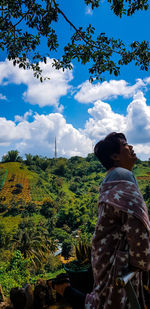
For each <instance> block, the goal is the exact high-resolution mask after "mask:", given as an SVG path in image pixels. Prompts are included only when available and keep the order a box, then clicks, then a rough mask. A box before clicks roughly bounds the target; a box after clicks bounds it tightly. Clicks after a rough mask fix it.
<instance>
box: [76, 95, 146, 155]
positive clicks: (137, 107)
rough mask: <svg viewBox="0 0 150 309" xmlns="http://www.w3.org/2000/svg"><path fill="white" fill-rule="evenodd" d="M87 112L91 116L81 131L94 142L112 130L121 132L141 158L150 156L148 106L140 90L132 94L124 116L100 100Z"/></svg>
mask: <svg viewBox="0 0 150 309" xmlns="http://www.w3.org/2000/svg"><path fill="white" fill-rule="evenodd" d="M88 112H89V114H90V116H92V117H90V118H89V119H88V120H87V121H86V124H85V128H84V129H83V130H82V133H83V134H85V135H86V136H88V137H89V138H90V139H91V140H92V141H93V143H94V144H95V143H96V142H97V141H98V140H100V139H103V138H104V137H105V136H106V135H107V134H109V133H111V132H113V131H115V132H123V133H124V134H125V135H126V137H127V139H128V142H129V143H131V144H133V145H134V148H135V150H136V152H137V155H138V156H139V157H140V158H141V159H143V160H144V159H146V158H147V159H148V158H149V157H150V106H148V105H147V104H146V99H145V97H144V95H143V93H142V92H138V93H137V94H136V95H134V98H133V100H132V102H131V103H130V104H129V105H128V108H127V115H126V116H123V115H120V114H117V113H115V112H113V111H112V109H111V107H110V105H109V104H108V103H104V102H102V101H100V100H98V101H96V102H95V103H94V106H93V107H92V108H90V109H88Z"/></svg>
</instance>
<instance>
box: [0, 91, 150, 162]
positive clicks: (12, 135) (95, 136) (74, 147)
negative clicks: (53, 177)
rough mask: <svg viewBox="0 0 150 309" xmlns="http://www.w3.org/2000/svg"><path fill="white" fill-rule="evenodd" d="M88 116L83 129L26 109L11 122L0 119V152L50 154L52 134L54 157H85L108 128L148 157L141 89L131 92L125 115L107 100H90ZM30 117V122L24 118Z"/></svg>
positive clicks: (148, 126)
mask: <svg viewBox="0 0 150 309" xmlns="http://www.w3.org/2000/svg"><path fill="white" fill-rule="evenodd" d="M88 113H89V119H88V120H87V121H86V123H85V126H84V128H83V129H80V128H79V129H76V128H74V127H73V125H72V124H70V123H67V122H66V119H65V118H64V116H63V115H62V114H60V113H51V114H48V115H43V114H42V115H39V114H38V113H36V114H33V113H32V111H31V110H30V111H28V112H26V113H25V114H24V115H23V116H18V115H17V116H16V117H15V121H10V120H7V119H6V118H0V145H1V151H2V153H1V154H4V150H5V148H7V151H8V150H10V149H18V150H19V151H20V154H21V155H24V154H25V153H31V154H38V155H42V156H48V157H54V151H55V149H54V148H55V147H54V146H55V145H54V144H55V137H56V139H57V148H58V156H63V157H71V156H75V155H78V156H86V155H87V154H88V153H91V152H92V145H94V144H95V143H96V142H97V141H98V140H100V139H102V138H104V137H105V136H106V135H107V134H109V133H110V132H112V131H116V132H123V133H124V134H125V135H126V136H127V139H128V142H129V143H131V144H133V145H134V148H135V151H136V153H137V155H138V157H139V158H140V159H143V160H144V159H148V158H149V157H150V106H148V105H147V102H146V99H145V97H144V95H143V93H142V92H138V93H137V94H136V95H134V97H133V99H132V100H131V103H130V104H129V105H128V108H127V113H126V116H124V115H120V114H118V113H115V112H114V111H113V110H112V108H111V107H110V105H109V104H108V103H105V102H103V101H102V100H97V101H96V102H94V104H93V107H92V108H89V109H88ZM28 117H32V121H31V119H30V122H29V121H28Z"/></svg>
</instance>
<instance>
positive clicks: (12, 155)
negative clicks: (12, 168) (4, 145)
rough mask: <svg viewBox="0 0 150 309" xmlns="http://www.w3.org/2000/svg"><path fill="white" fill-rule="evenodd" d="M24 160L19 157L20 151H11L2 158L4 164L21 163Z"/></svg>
mask: <svg viewBox="0 0 150 309" xmlns="http://www.w3.org/2000/svg"><path fill="white" fill-rule="evenodd" d="M21 161H22V158H21V157H20V156H19V152H18V150H10V151H8V153H7V154H6V155H4V156H3V157H2V162H21Z"/></svg>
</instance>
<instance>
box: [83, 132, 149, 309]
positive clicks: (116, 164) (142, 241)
mask: <svg viewBox="0 0 150 309" xmlns="http://www.w3.org/2000/svg"><path fill="white" fill-rule="evenodd" d="M94 152H95V155H96V156H97V157H98V159H99V160H100V162H101V163H102V164H103V166H104V167H106V169H107V175H106V177H105V179H104V181H103V183H102V185H101V188H100V195H99V215H98V221H97V225H96V229H95V233H94V236H93V240H92V267H93V274H94V289H93V291H92V293H91V294H89V295H87V296H86V301H85V303H86V307H87V308H91V309H94V308H96V309H98V308H105V309H106V308H108V309H124V308H130V304H129V300H128V299H127V296H126V293H125V290H124V288H122V289H118V287H117V286H116V284H115V280H116V278H117V276H122V275H123V274H125V272H127V271H129V270H130V269H131V270H132V269H138V270H139V271H138V272H137V274H136V276H135V278H134V279H133V282H132V283H133V286H134V288H135V291H136V294H137V297H138V298H139V300H140V303H141V307H142V308H144V306H145V303H144V299H143V298H142V297H141V296H142V294H143V286H142V284H141V279H142V272H141V271H148V270H150V222H149V218H148V212H147V208H146V206H145V203H144V201H143V197H142V195H141V193H140V191H139V189H138V186H137V182H136V179H135V177H134V175H133V173H132V169H133V166H134V164H135V162H136V160H137V158H136V154H135V153H134V151H133V147H132V146H131V145H128V143H127V140H126V137H125V136H124V134H122V133H115V132H113V133H111V134H109V135H108V136H106V138H105V139H104V140H102V141H100V142H98V143H97V144H96V146H95V149H94Z"/></svg>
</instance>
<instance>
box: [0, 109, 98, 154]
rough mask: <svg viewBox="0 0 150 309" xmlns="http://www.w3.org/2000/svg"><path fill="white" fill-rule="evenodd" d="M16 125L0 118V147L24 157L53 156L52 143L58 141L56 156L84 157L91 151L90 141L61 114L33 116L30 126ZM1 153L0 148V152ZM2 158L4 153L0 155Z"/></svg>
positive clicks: (24, 123)
mask: <svg viewBox="0 0 150 309" xmlns="http://www.w3.org/2000/svg"><path fill="white" fill-rule="evenodd" d="M19 120H20V122H19V123H18V124H16V123H15V122H13V121H8V120H7V119H6V118H0V145H1V146H8V148H7V149H18V150H19V151H20V153H21V155H24V154H25V153H31V154H39V155H42V156H48V157H53V156H54V141H55V137H56V139H57V148H58V156H65V157H70V156H75V155H79V156H86V155H87V154H88V153H90V152H91V151H92V146H91V145H92V144H91V140H90V139H89V138H88V137H86V136H85V135H84V134H83V133H82V132H80V130H77V129H75V128H74V127H73V126H72V125H71V124H68V123H66V120H65V118H64V117H63V116H62V115H61V114H60V113H52V114H49V115H39V114H35V115H34V119H33V121H32V122H28V121H27V120H25V117H22V121H21V118H20V119H19ZM2 150H3V149H2V148H1V151H2ZM2 154H3V153H2Z"/></svg>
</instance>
